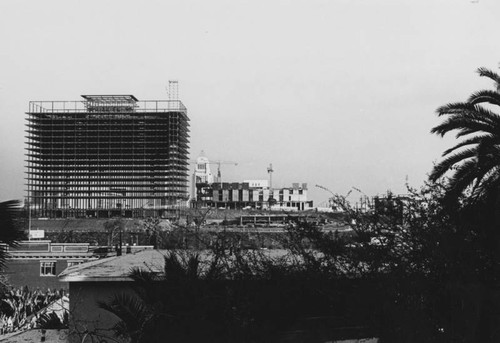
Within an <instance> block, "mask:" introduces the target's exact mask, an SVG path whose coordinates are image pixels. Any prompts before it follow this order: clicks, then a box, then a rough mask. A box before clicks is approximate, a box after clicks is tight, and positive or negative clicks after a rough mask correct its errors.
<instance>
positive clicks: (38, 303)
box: [0, 287, 68, 332]
mask: <svg viewBox="0 0 500 343" xmlns="http://www.w3.org/2000/svg"><path fill="white" fill-rule="evenodd" d="M64 295H65V294H64V291H63V290H57V291H51V290H50V289H49V290H47V291H41V290H39V289H36V290H29V289H28V287H24V288H18V289H11V290H9V291H8V292H6V293H5V294H4V296H3V297H2V299H1V302H0V328H1V330H2V331H3V332H12V331H18V330H20V329H26V328H33V327H43V328H45V329H48V328H62V327H67V323H68V322H67V311H65V310H63V309H61V308H57V310H60V311H63V312H64V314H63V320H62V321H61V319H59V317H58V319H57V321H56V319H55V318H54V315H55V313H54V312H45V311H44V309H46V308H47V306H49V305H51V304H54V303H55V302H56V301H58V300H61V299H62V298H63V296H64ZM56 317H57V315H56Z"/></svg>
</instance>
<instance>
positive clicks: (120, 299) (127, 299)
mask: <svg viewBox="0 0 500 343" xmlns="http://www.w3.org/2000/svg"><path fill="white" fill-rule="evenodd" d="M97 305H98V307H99V308H102V309H103V310H106V311H108V312H111V313H113V314H114V315H116V316H117V317H118V318H120V319H121V321H122V322H123V324H124V325H126V327H127V328H128V329H129V331H136V330H138V329H140V327H141V326H142V323H143V322H144V321H145V320H146V319H147V317H148V316H147V314H148V307H147V306H146V305H145V304H144V302H143V301H142V300H141V299H139V298H138V297H136V296H134V295H130V294H123V293H120V294H116V295H114V296H113V297H112V298H111V299H110V300H108V301H99V302H98V303H97Z"/></svg>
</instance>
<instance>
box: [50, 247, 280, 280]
mask: <svg viewBox="0 0 500 343" xmlns="http://www.w3.org/2000/svg"><path fill="white" fill-rule="evenodd" d="M171 252H172V250H153V249H149V250H143V251H140V252H137V253H132V254H125V255H122V256H113V257H108V258H103V259H100V260H97V261H89V262H86V263H82V264H79V265H75V266H72V267H69V268H66V269H65V270H64V271H63V272H62V273H61V274H59V280H60V281H63V282H89V281H90V282H103V281H106V282H108V281H132V279H131V278H130V276H129V275H130V272H131V271H132V269H134V268H142V269H145V270H149V271H152V272H155V273H163V271H164V265H165V256H167V255H168V254H169V253H171ZM177 252H178V253H179V254H180V255H181V257H182V256H184V257H189V255H190V251H182V250H177ZM260 252H261V253H264V254H266V255H267V256H269V257H271V258H282V257H285V256H286V255H287V251H286V250H264V251H260ZM199 254H200V258H201V260H202V261H210V259H211V257H212V254H211V252H209V251H201V252H199Z"/></svg>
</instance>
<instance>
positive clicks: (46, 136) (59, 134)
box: [26, 95, 189, 218]
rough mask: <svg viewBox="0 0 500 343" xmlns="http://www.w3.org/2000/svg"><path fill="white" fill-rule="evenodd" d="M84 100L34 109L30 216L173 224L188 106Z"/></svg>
mask: <svg viewBox="0 0 500 343" xmlns="http://www.w3.org/2000/svg"><path fill="white" fill-rule="evenodd" d="M82 97H83V100H82V101H70V102H68V101H32V102H30V103H29V110H28V112H27V130H26V132H27V136H26V138H27V148H26V157H27V204H28V207H29V213H30V215H31V216H33V217H48V218H60V217H62V218H70V217H76V218H82V217H99V218H107V217H113V216H123V217H144V216H155V217H157V216H160V217H168V216H169V214H171V213H172V212H175V211H176V210H178V208H179V207H182V206H183V204H184V205H185V204H186V201H187V199H188V170H189V167H188V149H189V118H188V116H187V110H186V107H184V105H183V104H182V102H181V101H180V100H177V99H170V100H150V101H139V100H138V99H137V98H136V97H135V96H133V95H83V96H82Z"/></svg>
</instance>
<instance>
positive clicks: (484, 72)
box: [477, 67, 500, 90]
mask: <svg viewBox="0 0 500 343" xmlns="http://www.w3.org/2000/svg"><path fill="white" fill-rule="evenodd" d="M477 72H478V74H479V76H481V77H487V78H489V79H490V80H493V81H494V82H495V87H496V88H497V90H500V75H498V74H497V73H495V72H494V71H492V70H491V69H488V68H484V67H481V68H478V69H477Z"/></svg>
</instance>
